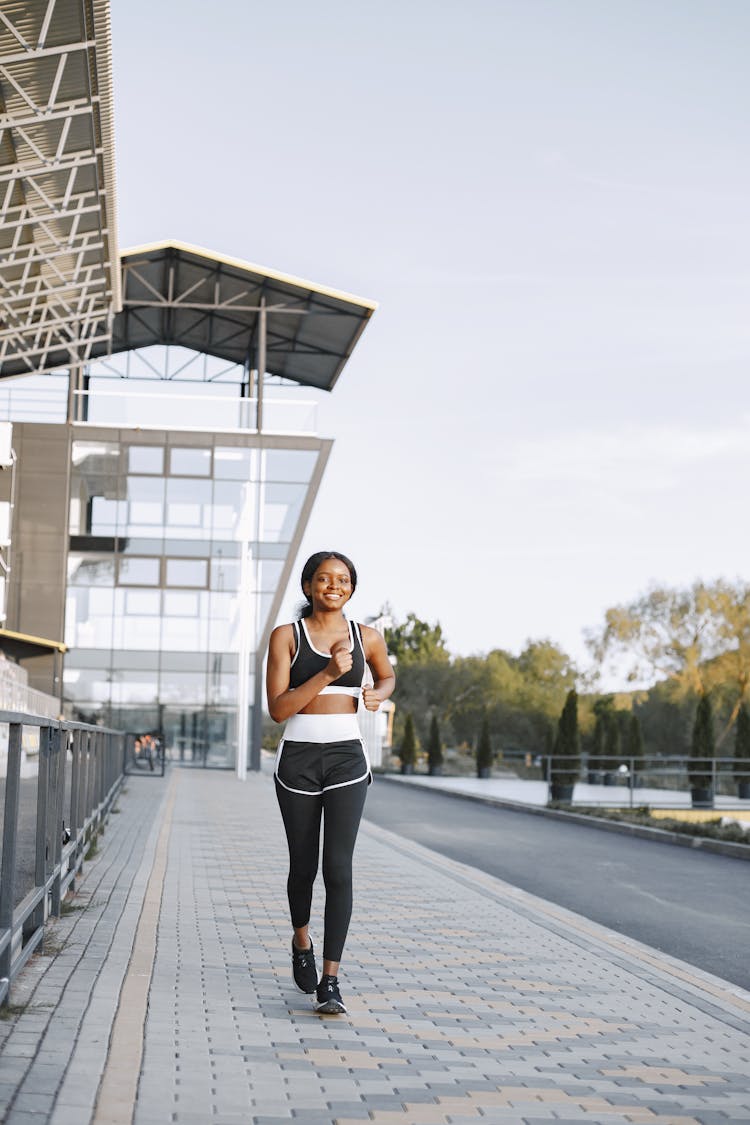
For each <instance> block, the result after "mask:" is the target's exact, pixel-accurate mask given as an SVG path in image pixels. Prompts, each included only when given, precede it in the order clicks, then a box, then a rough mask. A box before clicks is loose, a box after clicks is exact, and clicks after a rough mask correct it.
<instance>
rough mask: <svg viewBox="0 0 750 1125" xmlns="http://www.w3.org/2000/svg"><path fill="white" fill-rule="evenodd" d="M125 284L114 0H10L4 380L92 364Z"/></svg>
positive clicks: (3, 86) (1, 242)
mask: <svg viewBox="0 0 750 1125" xmlns="http://www.w3.org/2000/svg"><path fill="white" fill-rule="evenodd" d="M119 282H120V273H119V262H118V253H117V237H116V228H115V177H114V144H113V122H112V69H111V43H110V28H109V3H108V0H2V3H0V375H17V374H24V373H27V372H31V371H38V370H44V369H49V367H51V366H53V364H52V363H51V362H50V360H51V359H52V357H54V358H55V361H56V363H57V364H58V365H59V364H61V363H65V362H70V361H71V360H77V359H82V360H85V359H87V358H88V357H89V355H90V354H91V348H92V347H93V346H94V345H95V344H100V345H101V344H103V343H104V342H105V341H106V340H107V339H108V332H109V321H110V320H111V314H112V311H113V310H117V309H118V308H119V301H120V290H119Z"/></svg>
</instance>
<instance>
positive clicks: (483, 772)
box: [477, 715, 492, 778]
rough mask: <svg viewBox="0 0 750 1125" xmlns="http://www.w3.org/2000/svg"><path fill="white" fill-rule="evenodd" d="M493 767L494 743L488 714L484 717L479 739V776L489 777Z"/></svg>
mask: <svg viewBox="0 0 750 1125" xmlns="http://www.w3.org/2000/svg"><path fill="white" fill-rule="evenodd" d="M491 767H492V743H491V742H490V725H489V723H488V722H487V716H486V715H485V716H484V718H483V719H482V726H481V729H480V731H479V741H478V742H477V777H482V778H487V777H489V776H490V773H491Z"/></svg>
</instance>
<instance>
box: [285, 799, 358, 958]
mask: <svg viewBox="0 0 750 1125" xmlns="http://www.w3.org/2000/svg"><path fill="white" fill-rule="evenodd" d="M368 781H369V778H364V779H363V780H362V781H358V782H355V783H354V784H353V785H342V786H340V787H339V788H337V789H329V790H327V791H326V792H324V793H319V794H318V793H316V794H309V795H308V794H306V793H304V794H303V793H291V792H290V791H289V790H288V789H285V788H284V787H283V786H282V785H280V784H279V782H278V781H276V796H277V798H278V801H279V808H280V809H281V816H282V819H283V821H284V828H285V829H286V838H287V843H288V844H289V878H288V879H287V884H286V888H287V894H288V895H289V909H290V911H291V914H292V926H293V927H294V928H295V929H300V928H301V927H302V926H306V925H307V923H308V922H309V921H310V905H311V903H312V892H313V883H314V882H315V876H316V875H317V873H318V856H319V853H320V818H321V814H322V815H323V821H324V824H323V880H324V882H325V887H326V906H325V927H324V932H323V958H324V959H325V960H326V961H340V960H341V954H342V953H343V951H344V942H345V941H346V934H347V930H348V929H349V919H350V918H351V916H352V854H353V852H354V844H355V842H356V839H357V831H358V829H359V822H360V820H361V819H362V810H363V808H364V807H365V797H366V795H367V785H368Z"/></svg>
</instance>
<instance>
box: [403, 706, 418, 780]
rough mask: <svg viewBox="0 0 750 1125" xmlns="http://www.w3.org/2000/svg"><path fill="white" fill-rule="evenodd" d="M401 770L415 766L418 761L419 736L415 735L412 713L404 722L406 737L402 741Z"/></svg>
mask: <svg viewBox="0 0 750 1125" xmlns="http://www.w3.org/2000/svg"><path fill="white" fill-rule="evenodd" d="M400 756H401V769H402V770H403V769H404V767H405V766H411V767H413V766H414V763H415V762H416V760H417V736H416V735H415V733H414V720H413V718H412V717H411V712H409V714H408V715H407V716H406V721H405V722H404V735H403V738H402V739H401V755H400Z"/></svg>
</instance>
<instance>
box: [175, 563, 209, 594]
mask: <svg viewBox="0 0 750 1125" xmlns="http://www.w3.org/2000/svg"><path fill="white" fill-rule="evenodd" d="M207 582H208V562H207V561H206V559H167V580H166V585H167V586H199V587H200V586H206V584H207Z"/></svg>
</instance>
